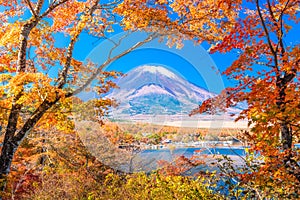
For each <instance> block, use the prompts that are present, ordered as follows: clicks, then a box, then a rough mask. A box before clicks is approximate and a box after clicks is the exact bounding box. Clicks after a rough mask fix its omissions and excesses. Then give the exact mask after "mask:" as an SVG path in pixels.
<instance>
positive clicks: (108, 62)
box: [66, 33, 158, 97]
mask: <svg viewBox="0 0 300 200" xmlns="http://www.w3.org/2000/svg"><path fill="white" fill-rule="evenodd" d="M157 37H158V34H156V33H153V34H151V35H149V36H148V37H147V38H146V39H145V40H143V41H141V42H138V43H136V44H135V45H134V46H132V47H131V48H129V49H127V50H125V51H124V52H122V53H120V54H119V55H116V56H114V57H113V58H109V59H107V60H106V61H105V62H104V63H103V64H101V65H100V66H99V67H98V69H97V70H96V71H95V72H94V73H93V74H92V75H91V76H90V77H89V79H88V80H87V81H86V82H85V83H84V84H83V85H82V86H80V87H79V88H78V89H76V90H75V91H73V92H69V93H67V94H66V97H71V96H74V95H76V94H79V93H80V92H82V91H83V90H84V89H85V88H86V87H87V86H88V85H89V84H91V82H92V81H93V80H94V79H95V78H96V77H97V76H98V74H99V73H100V72H101V70H102V69H103V68H104V67H106V66H107V65H109V64H110V63H112V62H114V61H115V60H117V59H119V58H121V57H123V56H125V55H126V54H128V53H130V52H131V51H133V50H135V49H137V48H138V47H140V46H142V45H143V44H145V43H148V42H150V41H152V40H153V39H155V38H157Z"/></svg>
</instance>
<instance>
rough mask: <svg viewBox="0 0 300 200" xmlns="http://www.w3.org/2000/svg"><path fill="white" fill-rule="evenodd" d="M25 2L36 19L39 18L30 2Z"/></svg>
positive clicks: (27, 0) (28, 0) (26, 0)
mask: <svg viewBox="0 0 300 200" xmlns="http://www.w3.org/2000/svg"><path fill="white" fill-rule="evenodd" d="M25 2H26V3H27V5H28V7H29V9H30V12H31V14H32V15H33V16H34V17H35V18H37V14H36V12H35V11H34V9H33V7H32V5H31V2H30V0H25Z"/></svg>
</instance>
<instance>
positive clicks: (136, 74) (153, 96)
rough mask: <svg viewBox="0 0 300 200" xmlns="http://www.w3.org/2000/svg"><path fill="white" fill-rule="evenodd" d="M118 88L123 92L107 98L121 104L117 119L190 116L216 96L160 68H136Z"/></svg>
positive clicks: (114, 112) (113, 93)
mask: <svg viewBox="0 0 300 200" xmlns="http://www.w3.org/2000/svg"><path fill="white" fill-rule="evenodd" d="M117 84H118V86H119V87H120V88H119V89H115V90H114V91H113V92H112V93H110V94H109V95H108V97H109V98H114V99H116V100H117V101H118V102H119V103H120V105H119V106H118V107H117V108H116V109H115V110H113V114H114V115H122V114H125V115H131V116H132V115H138V114H144V115H148V114H160V115H177V114H184V115H187V114H188V113H189V112H190V111H191V110H192V109H194V108H196V107H197V106H198V105H199V104H200V103H201V102H203V101H204V100H206V99H208V98H210V97H213V96H215V94H213V93H210V92H208V91H207V90H205V89H203V88H200V87H197V86H196V85H194V84H191V83H190V82H188V81H187V80H185V79H183V78H182V77H181V76H179V75H176V74H175V73H173V72H172V71H170V70H168V69H166V68H164V67H161V66H149V65H147V66H140V67H137V68H135V69H133V70H131V71H129V72H128V73H127V74H126V76H123V77H121V78H120V79H119V81H118V82H117ZM236 111H237V109H233V110H231V112H236Z"/></svg>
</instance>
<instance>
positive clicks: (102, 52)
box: [75, 33, 234, 93]
mask: <svg viewBox="0 0 300 200" xmlns="http://www.w3.org/2000/svg"><path fill="white" fill-rule="evenodd" d="M123 34H124V33H119V34H115V35H114V36H113V35H112V36H111V38H110V39H112V40H114V41H118V39H119V38H120V37H122V35H123ZM145 37H146V34H145V33H134V34H133V35H131V36H129V37H128V38H127V39H126V40H124V41H123V43H122V45H121V46H120V47H119V48H117V49H116V52H115V53H116V54H117V53H118V52H121V51H122V50H123V49H125V48H128V47H130V46H131V45H133V44H135V43H136V42H138V41H140V40H142V39H143V38H145ZM90 43H93V42H90ZM77 45H78V46H81V45H82V48H79V49H80V52H75V53H76V55H75V56H78V57H80V59H91V60H93V61H94V62H97V63H102V62H104V61H105V60H106V58H107V56H108V51H109V50H110V49H111V48H112V43H111V42H109V41H108V40H104V41H100V42H98V43H97V42H96V40H95V41H94V45H91V46H88V48H87V46H84V45H85V44H84V43H82V44H80V43H79V44H77ZM208 47H209V46H208V45H206V47H205V48H208ZM205 48H204V47H202V46H199V45H198V46H195V45H194V44H193V43H192V42H191V41H186V42H185V46H184V47H183V48H182V49H180V50H179V49H176V48H175V47H173V48H169V47H168V46H166V42H161V43H159V42H158V41H157V40H155V41H152V42H150V43H148V44H145V45H144V46H142V47H140V48H139V49H137V50H135V51H133V52H131V53H130V54H128V55H126V56H124V57H122V58H120V59H119V60H117V61H115V62H114V63H112V64H111V65H110V66H108V67H107V68H106V70H116V71H121V72H123V73H126V72H128V71H129V70H131V69H133V68H135V67H138V66H142V65H159V66H164V67H166V68H168V69H170V70H172V71H173V72H175V73H177V74H178V75H180V76H182V77H184V78H185V79H187V80H188V81H190V82H191V83H193V84H195V85H198V86H200V87H202V88H205V89H207V90H209V91H211V92H215V93H218V92H220V91H221V90H222V89H224V87H225V86H229V85H231V83H230V82H229V81H228V80H227V79H226V78H225V77H221V75H220V73H218V70H220V71H223V70H224V69H225V68H226V67H227V66H229V65H230V63H231V62H232V61H233V59H234V56H233V55H223V56H222V58H221V59H216V58H213V57H211V56H210V55H209V54H208V53H207V50H206V49H205ZM77 54H78V55H77ZM84 55H86V57H85V58H83V56H84ZM220 57H221V56H218V58H220ZM219 66H221V68H220V67H219Z"/></svg>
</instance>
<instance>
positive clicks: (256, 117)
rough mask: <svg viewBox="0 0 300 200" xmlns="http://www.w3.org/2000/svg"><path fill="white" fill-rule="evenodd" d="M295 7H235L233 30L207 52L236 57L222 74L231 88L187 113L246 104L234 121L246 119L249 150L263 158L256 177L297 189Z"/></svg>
mask: <svg viewBox="0 0 300 200" xmlns="http://www.w3.org/2000/svg"><path fill="white" fill-rule="evenodd" d="M299 3H300V1H298V0H284V1H275V0H274V1H273V0H267V1H264V2H261V1H259V0H251V1H248V2H247V3H246V2H245V3H241V4H240V7H241V12H240V15H239V17H238V18H237V20H236V22H235V23H234V24H233V29H232V30H231V31H230V32H229V34H228V35H227V36H226V37H225V38H223V40H221V41H219V42H218V43H215V44H214V45H213V46H212V47H211V49H210V51H211V52H212V53H214V52H221V53H226V52H232V51H235V52H236V53H237V59H236V60H235V61H234V62H233V63H232V64H231V66H229V67H228V68H227V69H226V70H225V71H224V72H223V74H225V75H227V76H229V78H230V79H232V80H236V85H235V86H234V87H230V88H226V89H225V90H224V91H223V92H222V93H221V94H220V95H219V96H217V97H215V98H213V99H209V100H207V101H205V102H204V103H203V104H202V105H201V106H199V108H197V109H195V110H194V111H193V112H192V114H196V113H203V112H215V111H216V110H218V109H224V108H227V107H230V106H235V105H236V104H237V103H239V102H247V104H248V108H247V109H245V110H243V111H242V112H241V113H240V114H239V116H238V117H237V118H236V120H240V119H247V120H248V122H249V125H250V127H251V132H250V133H247V132H246V133H245V136H246V138H247V139H248V141H250V142H252V144H253V145H252V146H251V148H252V150H258V151H259V152H260V154H261V155H262V156H264V159H263V162H262V163H261V168H260V170H259V172H258V174H260V175H262V176H261V177H263V176H265V177H270V176H272V177H273V179H274V180H281V182H282V180H285V179H286V178H288V177H290V178H291V180H293V181H295V182H298V187H299V182H300V166H299V155H298V154H297V150H296V149H295V148H294V147H293V144H294V143H295V142H298V141H299V136H300V131H299V121H300V104H299V95H300V93H299V80H300V77H299V70H300V44H299V40H298V41H297V40H296V41H295V40H293V36H295V34H296V30H298V31H299V25H298V22H299V19H300V18H299V8H300V7H299ZM270 170H271V171H270ZM264 174H265V175H264ZM293 181H292V182H293ZM296 191H297V190H296ZM298 192H299V191H298Z"/></svg>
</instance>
